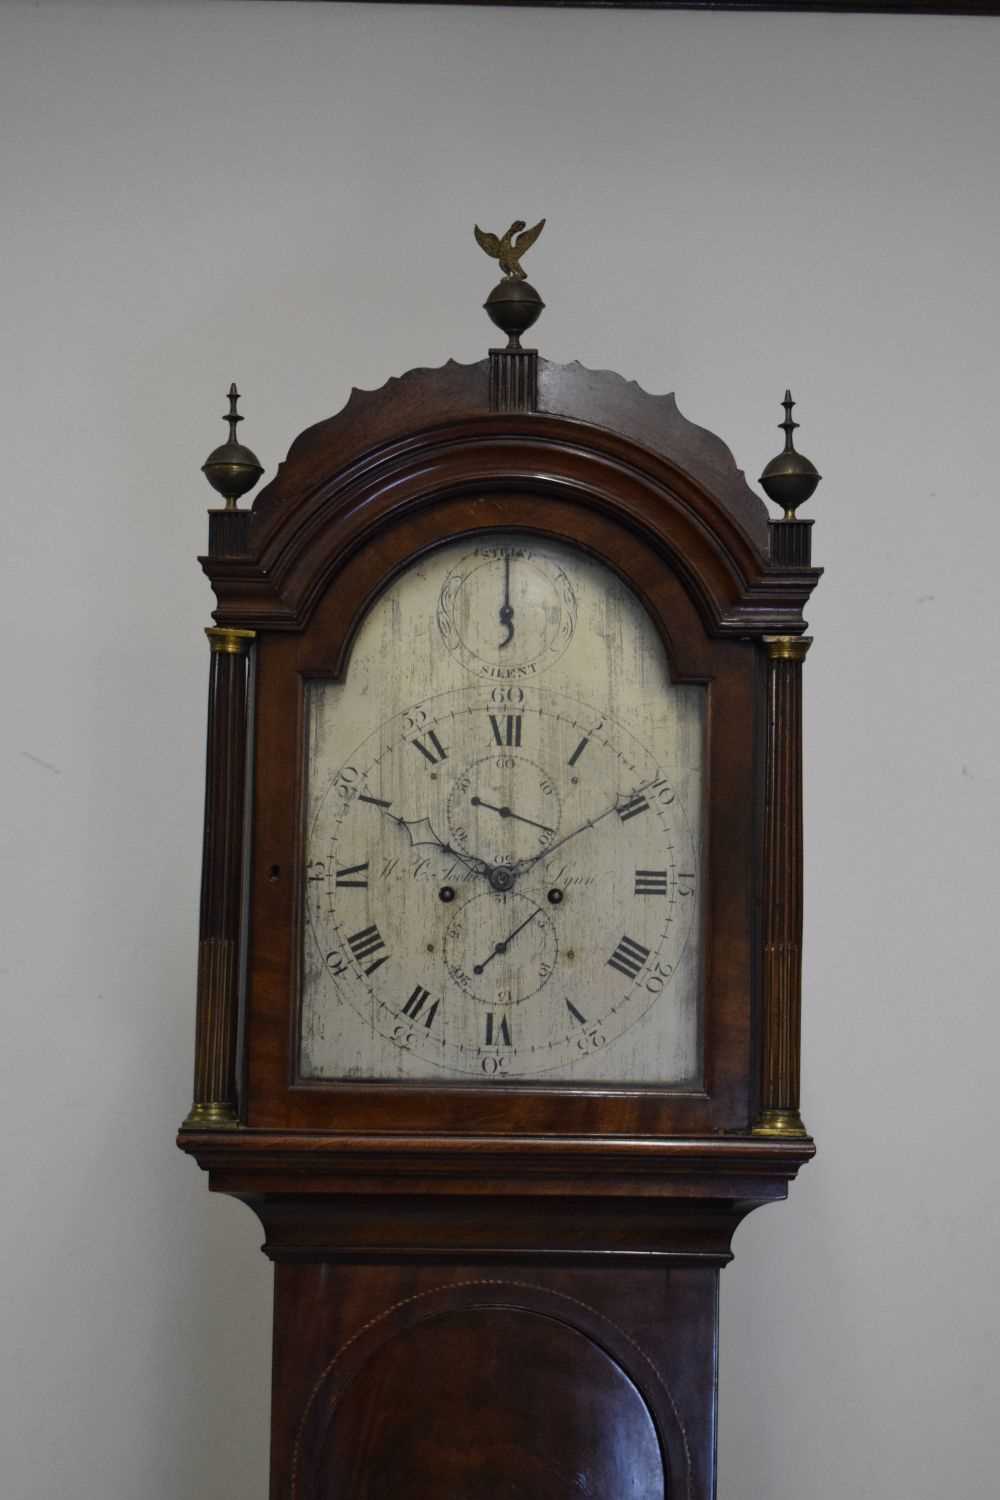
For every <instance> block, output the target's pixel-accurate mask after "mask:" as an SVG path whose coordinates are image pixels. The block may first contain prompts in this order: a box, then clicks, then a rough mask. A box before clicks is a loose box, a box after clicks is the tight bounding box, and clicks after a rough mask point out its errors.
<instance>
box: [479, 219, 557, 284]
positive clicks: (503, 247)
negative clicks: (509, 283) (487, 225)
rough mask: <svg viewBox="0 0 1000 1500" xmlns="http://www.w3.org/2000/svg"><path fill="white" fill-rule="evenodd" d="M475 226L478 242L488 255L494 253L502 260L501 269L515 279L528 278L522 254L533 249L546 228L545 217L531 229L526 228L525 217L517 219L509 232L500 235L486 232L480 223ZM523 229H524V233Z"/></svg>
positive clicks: (494, 256)
mask: <svg viewBox="0 0 1000 1500" xmlns="http://www.w3.org/2000/svg"><path fill="white" fill-rule="evenodd" d="M473 228H474V230H475V235H476V242H477V244H478V245H479V246H480V247H481V248H482V249H483V250H485V251H486V254H487V255H492V257H493V259H494V260H498V261H499V262H500V269H501V271H502V272H503V273H504V275H505V276H508V277H510V278H511V279H512V280H514V281H526V280H527V279H528V278H527V273H526V272H525V271H522V270H521V256H522V255H524V254H525V252H526V251H528V250H530V249H531V247H532V245H533V244H534V243H535V241H536V240H537V238H538V236H539V235H540V234H541V232H542V230H543V229H544V228H545V220H544V219H539V221H538V223H537V224H535V225H533V227H532V228H531V229H525V227H524V220H523V219H515V220H514V222H513V224H512V225H511V226H510V228H509V229H508V230H507V233H506V234H505V235H503V236H500V237H498V236H497V235H495V234H489V233H486V232H485V231H484V230H482V229H480V227H479V225H478V224H475V225H473ZM522 230H524V233H523V234H522V233H521V231H522Z"/></svg>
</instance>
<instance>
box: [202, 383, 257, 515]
mask: <svg viewBox="0 0 1000 1500" xmlns="http://www.w3.org/2000/svg"><path fill="white" fill-rule="evenodd" d="M239 399H240V393H239V391H238V390H237V389H236V382H235V381H234V382H233V384H232V385H231V386H230V387H229V411H228V413H227V414H226V415H225V416H224V417H223V419H222V420H223V421H224V422H228V423H229V437H228V439H227V440H226V442H224V443H223V444H222V445H221V447H218V448H215V449H213V451H212V452H211V453H210V454H209V455H208V457H207V458H206V460H205V462H204V463H203V464H202V466H201V472H202V473H203V474H204V476H205V478H206V479H207V480H208V482H209V484H210V485H211V486H212V488H213V490H218V492H219V494H220V495H222V496H223V498H224V499H225V502H226V509H227V510H235V509H236V502H237V500H238V499H239V498H240V496H241V495H245V494H246V492H247V490H252V489H253V487H254V485H255V484H256V483H257V481H258V479H259V478H260V476H261V475H262V474H263V472H264V470H263V468H262V467H261V465H260V464H259V463H258V462H257V455H256V453H252V452H251V451H250V449H249V448H245V447H244V446H243V444H242V443H238V442H237V441H236V424H237V422H242V421H243V418H242V416H241V415H240V413H239V412H238V411H237V410H236V403H237V401H238V400H239Z"/></svg>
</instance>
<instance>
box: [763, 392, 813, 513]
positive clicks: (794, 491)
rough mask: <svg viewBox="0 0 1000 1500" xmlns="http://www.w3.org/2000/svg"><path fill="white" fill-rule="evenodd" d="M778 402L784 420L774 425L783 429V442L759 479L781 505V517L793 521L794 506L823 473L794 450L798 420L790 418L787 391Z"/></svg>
mask: <svg viewBox="0 0 1000 1500" xmlns="http://www.w3.org/2000/svg"><path fill="white" fill-rule="evenodd" d="M781 404H782V406H783V407H784V408H785V420H784V421H783V422H779V423H778V426H779V427H781V428H783V429H784V433H785V446H784V449H783V451H782V452H781V453H779V454H777V456H776V457H774V458H772V459H771V462H770V463H769V464H768V465H767V466H766V468H765V469H764V472H763V474H762V475H761V476H760V483H761V486H762V488H763V490H764V492H765V494H766V495H767V497H768V499H769V500H773V501H774V503H775V505H780V506H781V507H782V509H783V511H784V520H786V521H794V520H795V512H796V510H798V508H799V506H800V505H804V504H805V503H806V501H807V500H808V499H809V496H810V495H811V494H812V493H813V491H814V490H815V488H816V486H817V485H818V484H819V482H820V479H821V478H822V477H823V476H822V475H821V474H820V473H819V472H818V471H817V469H816V466H815V465H814V464H811V463H810V462H809V460H808V458H806V456H805V455H804V454H803V453H796V451H795V444H794V442H793V441H792V433H793V432H794V431H795V429H796V427H798V425H799V424H798V422H794V421H793V420H792V408H793V407H794V405H795V402H794V401H793V400H792V393H791V391H786V392H785V399H784V401H782V403H781Z"/></svg>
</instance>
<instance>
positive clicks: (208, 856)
mask: <svg viewBox="0 0 1000 1500" xmlns="http://www.w3.org/2000/svg"><path fill="white" fill-rule="evenodd" d="M205 634H206V635H207V636H208V639H209V644H210V647H211V666H210V670H209V679H208V748H207V765H206V771H205V834H204V843H203V847H202V867H201V916H200V925H199V933H198V939H199V940H198V1011H197V1022H196V1036H195V1061H194V1103H193V1104H192V1106H191V1111H190V1113H189V1115H188V1117H187V1119H186V1120H185V1121H184V1124H183V1126H182V1127H181V1128H182V1129H183V1130H206V1129H220V1128H221V1129H225V1128H228V1127H232V1126H234V1125H236V1124H237V1123H238V1119H237V1113H236V1028H237V1020H238V1016H237V1009H238V981H239V973H238V970H239V939H240V909H241V885H242V873H243V797H244V780H245V766H246V738H247V666H248V657H249V651H250V645H251V642H252V641H253V639H254V635H255V632H254V631H252V630H230V629H226V628H220V627H212V628H211V629H209V630H206V632H205Z"/></svg>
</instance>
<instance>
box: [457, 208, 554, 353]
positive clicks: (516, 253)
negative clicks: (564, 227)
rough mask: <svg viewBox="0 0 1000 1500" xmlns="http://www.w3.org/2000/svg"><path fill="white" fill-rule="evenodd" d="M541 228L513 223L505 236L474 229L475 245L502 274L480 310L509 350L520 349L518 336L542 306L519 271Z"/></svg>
mask: <svg viewBox="0 0 1000 1500" xmlns="http://www.w3.org/2000/svg"><path fill="white" fill-rule="evenodd" d="M544 228H545V220H544V219H539V221H538V223H537V224H535V225H533V226H532V227H531V229H527V228H525V221H524V219H515V220H514V222H513V224H512V225H511V226H510V228H509V229H508V230H507V233H506V234H504V235H495V234H489V233H487V232H485V231H484V230H482V229H480V227H479V225H478V224H475V225H473V232H474V233H475V236H476V243H477V244H478V245H479V246H480V248H481V249H483V250H485V251H486V254H487V255H491V256H492V257H493V259H494V260H498V261H499V262H500V269H501V271H503V273H504V279H503V280H502V281H498V282H497V284H496V286H495V287H494V288H493V290H492V292H490V295H489V296H488V297H487V299H486V301H485V302H484V303H483V306H484V307H485V309H486V312H487V314H488V315H489V317H490V319H491V320H492V322H494V323H495V324H496V326H497V327H498V328H499V329H501V330H502V332H504V333H505V334H506V335H507V348H508V349H520V347H521V334H522V333H526V332H527V330H528V329H529V328H530V327H531V325H532V324H533V323H534V322H535V321H536V320H537V319H538V317H539V315H540V313H541V311H542V308H543V307H544V306H545V303H544V302H543V301H542V299H541V297H540V296H539V295H538V293H537V292H536V291H535V288H534V287H533V286H532V285H531V283H530V281H528V279H527V276H526V273H525V272H524V270H523V269H522V267H521V256H522V255H524V254H526V253H527V251H529V250H530V249H531V247H532V245H533V244H534V243H535V241H536V240H537V238H538V236H539V235H540V234H541V232H542V230H543V229H544Z"/></svg>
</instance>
